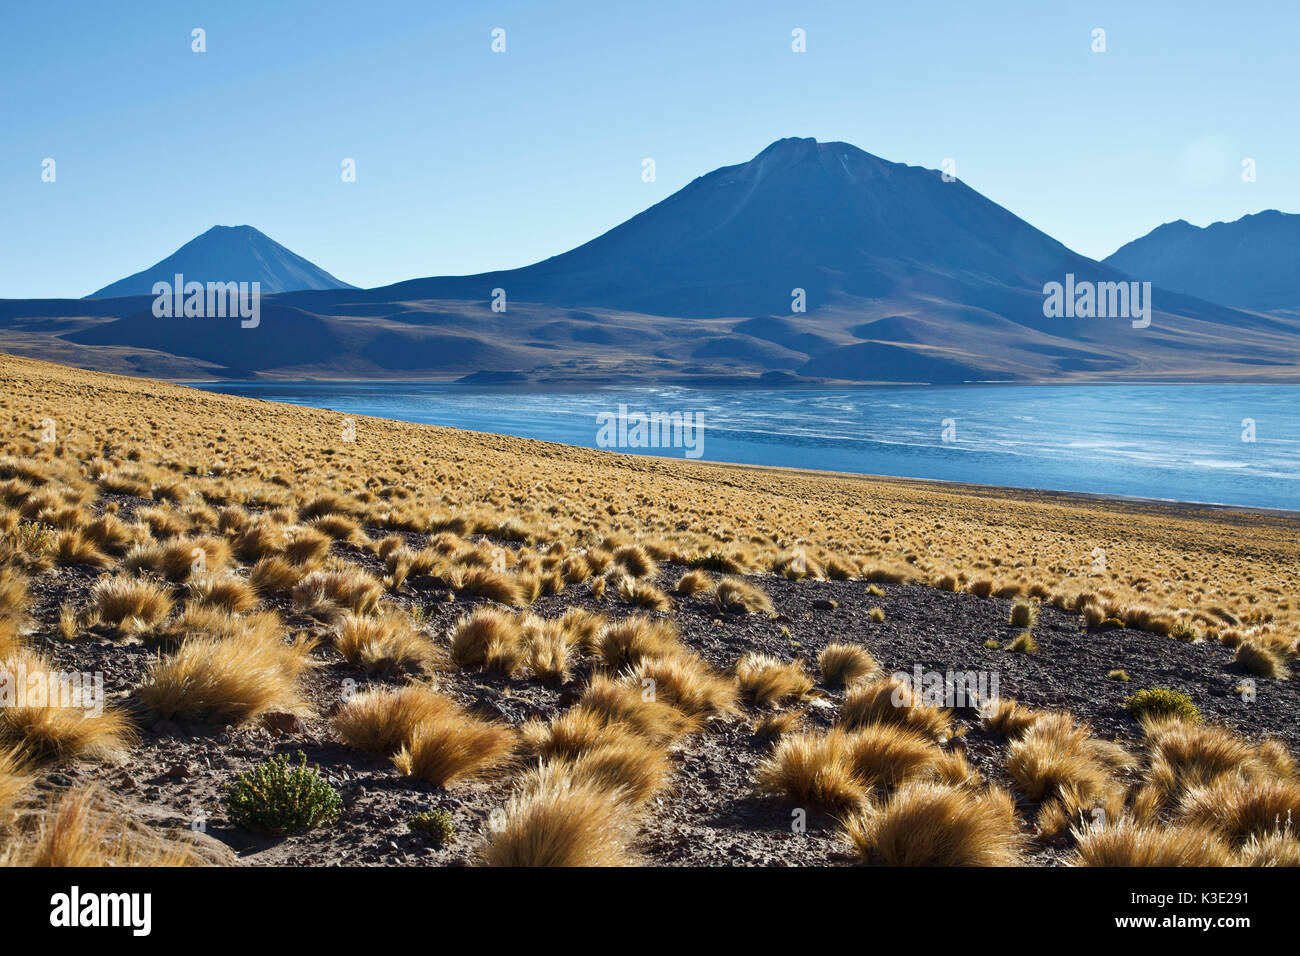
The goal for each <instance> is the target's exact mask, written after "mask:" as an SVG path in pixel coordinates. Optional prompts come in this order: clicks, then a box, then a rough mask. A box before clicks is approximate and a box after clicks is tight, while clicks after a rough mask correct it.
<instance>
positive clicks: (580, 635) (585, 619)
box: [559, 607, 608, 651]
mask: <svg viewBox="0 0 1300 956" xmlns="http://www.w3.org/2000/svg"><path fill="white" fill-rule="evenodd" d="M607 623H608V622H607V621H606V620H605V618H604V617H602V616H601V615H599V614H593V613H592V612H591V611H588V610H585V609H584V608H580V607H571V608H569V609H567V610H566V611H565V612H564V613H563V614H562V615H560V624H559V626H560V629H561V630H562V631H563V632H564V638H565V640H566V641H568V643H569V644H570V645H571V646H573V647H580V648H582V649H583V650H586V651H595V649H596V638H597V636H598V635H599V634H600V631H601V628H603V627H604V626H605V625H606V624H607Z"/></svg>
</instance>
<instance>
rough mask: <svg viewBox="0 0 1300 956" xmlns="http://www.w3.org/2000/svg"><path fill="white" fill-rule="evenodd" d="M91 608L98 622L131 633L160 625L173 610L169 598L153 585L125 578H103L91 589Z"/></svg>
mask: <svg viewBox="0 0 1300 956" xmlns="http://www.w3.org/2000/svg"><path fill="white" fill-rule="evenodd" d="M90 606H91V607H92V608H94V610H95V612H96V613H97V614H98V615H99V619H100V620H101V621H105V622H107V623H109V624H112V625H115V626H116V627H118V628H119V629H121V630H124V631H131V630H140V629H142V628H145V627H151V626H153V625H155V624H158V623H159V622H161V621H162V620H163V619H164V618H166V617H167V615H168V614H170V613H171V610H172V598H171V595H170V594H169V593H168V592H167V591H166V590H164V589H163V588H161V587H159V586H158V585H157V584H155V583H154V582H153V581H150V580H148V579H146V578H133V577H129V576H127V575H125V574H119V575H117V576H116V577H102V578H100V579H99V580H98V581H96V582H95V585H94V587H92V588H91V589H90Z"/></svg>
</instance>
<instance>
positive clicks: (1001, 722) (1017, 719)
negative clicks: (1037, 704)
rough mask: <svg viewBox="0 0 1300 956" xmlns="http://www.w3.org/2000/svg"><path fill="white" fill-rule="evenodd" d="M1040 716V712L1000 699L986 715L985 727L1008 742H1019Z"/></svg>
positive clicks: (984, 717)
mask: <svg viewBox="0 0 1300 956" xmlns="http://www.w3.org/2000/svg"><path fill="white" fill-rule="evenodd" d="M1039 716H1041V714H1040V712H1039V711H1036V710H1031V709H1030V708H1028V707H1022V706H1021V705H1020V704H1018V703H1016V702H1015V701H1014V700H1011V699H1010V698H1007V697H1000V698H998V700H997V702H996V703H994V704H993V705H992V707H991V708H990V709H989V710H988V712H987V713H985V714H984V716H983V720H984V726H985V727H987V728H988V729H989V730H991V731H993V732H994V733H995V734H1001V735H1002V736H1003V737H1006V738H1007V739H1008V740H1019V739H1020V738H1021V737H1023V736H1024V734H1025V731H1026V730H1028V729H1029V728H1030V727H1032V726H1033V725H1034V721H1036V720H1037V719H1038V718H1039Z"/></svg>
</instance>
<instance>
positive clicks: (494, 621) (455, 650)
mask: <svg viewBox="0 0 1300 956" xmlns="http://www.w3.org/2000/svg"><path fill="white" fill-rule="evenodd" d="M527 653H528V651H527V648H526V647H525V646H524V635H523V629H522V627H521V626H520V620H519V618H518V616H516V615H514V614H511V613H509V612H506V611H499V610H497V609H496V608H489V607H483V608H479V609H478V610H476V611H474V612H473V613H471V614H469V615H466V616H465V617H463V618H461V619H460V620H459V621H457V622H456V625H455V627H453V628H452V631H451V658H452V660H453V661H455V662H456V664H457V665H459V666H460V667H484V668H487V669H488V670H494V671H500V672H501V673H503V674H513V673H514V672H515V671H516V670H518V669H519V667H520V666H521V665H522V664H523V663H524V660H525V658H526V657H527Z"/></svg>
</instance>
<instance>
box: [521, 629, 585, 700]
mask: <svg viewBox="0 0 1300 956" xmlns="http://www.w3.org/2000/svg"><path fill="white" fill-rule="evenodd" d="M520 634H521V640H522V642H523V646H524V650H525V660H524V663H525V665H526V666H527V667H528V669H529V670H530V671H532V672H533V674H534V676H536V677H538V678H539V679H541V680H544V681H549V682H551V683H563V682H564V681H566V680H568V679H569V677H570V676H571V673H572V672H571V670H570V667H569V648H570V647H571V646H572V645H573V644H574V643H575V642H576V641H577V640H578V639H579V636H577V635H571V634H570V633H569V632H568V630H567V629H566V626H565V623H564V621H563V620H562V619H561V618H550V619H547V618H541V617H537V616H536V615H533V614H529V615H526V616H525V617H524V619H523V621H522V622H521V623H520Z"/></svg>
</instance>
